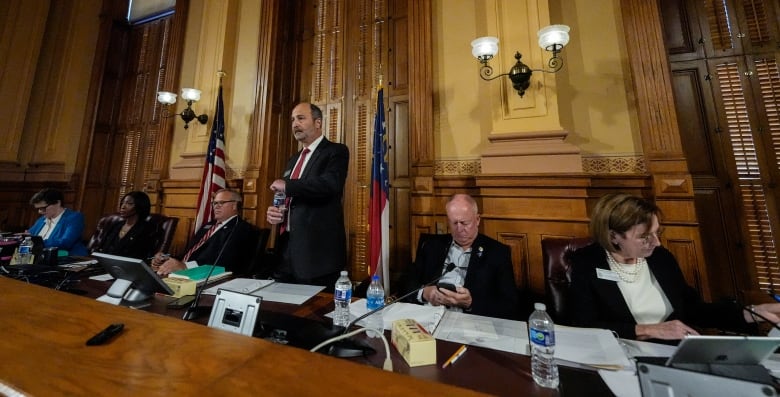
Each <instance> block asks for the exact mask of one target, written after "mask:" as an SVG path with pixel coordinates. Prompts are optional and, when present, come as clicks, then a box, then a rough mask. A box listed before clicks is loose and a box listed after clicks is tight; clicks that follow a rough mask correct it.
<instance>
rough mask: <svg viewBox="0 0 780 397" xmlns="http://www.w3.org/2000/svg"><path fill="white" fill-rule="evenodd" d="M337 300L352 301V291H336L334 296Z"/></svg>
mask: <svg viewBox="0 0 780 397" xmlns="http://www.w3.org/2000/svg"><path fill="white" fill-rule="evenodd" d="M333 295H334V297H335V298H336V300H350V299H352V290H351V289H336V291H335V293H334V294H333Z"/></svg>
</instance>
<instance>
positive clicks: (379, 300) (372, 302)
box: [366, 295, 385, 310]
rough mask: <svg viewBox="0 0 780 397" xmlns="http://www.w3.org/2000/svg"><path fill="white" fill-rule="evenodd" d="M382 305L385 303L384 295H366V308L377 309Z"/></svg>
mask: <svg viewBox="0 0 780 397" xmlns="http://www.w3.org/2000/svg"><path fill="white" fill-rule="evenodd" d="M384 305H385V297H384V295H377V296H368V297H366V309H368V310H374V309H379V308H380V307H382V306H384Z"/></svg>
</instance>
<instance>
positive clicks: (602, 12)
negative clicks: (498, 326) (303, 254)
mask: <svg viewBox="0 0 780 397" xmlns="http://www.w3.org/2000/svg"><path fill="white" fill-rule="evenodd" d="M564 2H565V4H562V3H564ZM39 3H40V4H42V5H43V7H44V8H41V7H40V6H36V4H39ZM65 3H67V4H72V7H65V6H64V5H63V4H65ZM65 3H62V2H53V3H48V2H45V1H37V2H25V1H12V2H6V3H4V6H3V8H2V9H3V10H4V11H3V13H2V14H0V16H5V17H6V19H8V21H6V26H13V25H12V24H10V23H9V22H10V20H11V19H13V18H14V17H13V15H15V14H14V12H18V9H19V8H20V7H23V9H31V7H32V10H33V11H30V12H29V13H30V14H31V15H33V16H34V18H33V19H32V20H30V23H29V24H27V25H26V26H28V27H32V28H35V26H36V25H35V22H36V21H39V22H41V21H42V22H46V18H47V14H46V12H45V6H46V5H49V6H52V7H58V9H59V8H63V11H62V12H59V13H58V15H59V17H58V18H54V19H52V20H51V21H49V22H48V25H45V29H46V31H47V32H48V33H47V35H51V34H52V33H51V32H55V33H56V34H57V35H58V37H59V40H56V41H54V40H49V41H44V42H43V43H42V45H41V50H40V55H38V54H36V53H34V52H27V53H25V55H24V56H25V57H26V58H24V59H23V61H24V60H26V61H29V62H32V64H33V65H36V69H35V73H34V80H35V81H34V84H33V83H31V82H30V81H29V79H27V80H25V78H24V76H25V75H24V73H21V74H20V73H19V72H18V64H17V63H13V62H12V61H14V62H15V61H16V60H14V59H10V60H6V62H5V63H0V65H2V66H3V69H2V70H0V72H2V73H3V86H2V87H3V91H2V93H3V97H2V98H1V99H0V103H2V105H3V106H2V107H0V109H6V110H4V111H0V116H2V119H3V120H11V121H10V122H9V124H8V125H12V126H14V125H15V126H17V127H16V129H15V130H14V129H12V130H11V131H10V133H9V135H10V136H8V138H10V139H9V140H10V142H11V144H10V146H11V148H13V150H10V151H9V150H6V151H5V152H2V153H0V154H2V158H0V165H3V166H4V167H3V169H4V172H3V174H4V175H5V176H4V178H5V180H14V178H17V177H19V178H22V179H24V178H25V177H27V178H39V177H40V178H51V179H55V180H56V179H67V178H68V174H69V173H72V172H73V171H74V167H75V162H76V159H77V158H78V156H75V155H73V154H74V153H78V152H79V150H84V148H83V146H84V144H85V143H86V142H85V141H84V139H83V136H82V133H83V132H84V125H85V118H84V115H85V114H86V113H87V112H89V111H90V110H86V109H85V103H86V95H87V89H88V83H89V79H90V73H91V67H92V61H93V54H94V49H95V44H96V40H97V31H98V27H99V24H98V13H99V11H100V5H101V2H100V0H78V1H75V2H72V3H71V2H65ZM35 7H38V8H35ZM36 9H37V10H39V11H34V10H36ZM40 10H44V11H40ZM259 13H260V4H259V3H258V2H254V1H238V0H212V1H206V0H192V1H191V6H190V11H189V16H188V21H187V39H186V41H185V42H186V48H185V50H184V56H183V69H182V72H181V81H180V83H179V85H178V86H176V87H166V88H167V89H171V90H176V91H178V90H179V89H180V88H181V87H197V88H200V89H201V90H203V96H202V99H201V101H200V102H199V103H197V104H196V105H195V110H196V111H197V113H199V114H200V113H206V114H207V115H208V116H209V118H210V119H212V118H213V116H214V106H215V99H216V88H217V86H218V82H219V80H218V77H217V76H216V72H217V70H220V69H223V70H225V71H226V72H227V76H226V78H225V82H224V85H225V98H224V99H225V108H226V112H225V113H226V119H227V126H228V128H227V131H226V141H227V162H228V166H229V168H230V173H229V177H241V176H242V175H243V172H244V169H245V167H246V162H247V158H248V156H247V152H246V151H247V143H248V140H249V137H248V135H247V134H248V131H249V123H250V119H251V117H252V109H253V108H254V102H255V95H256V94H255V92H256V75H255V74H256V73H255V69H256V65H257V47H258V31H259V26H258V24H257V22H256V21H258V20H259ZM533 13H537V14H538V15H545V16H546V17H545V18H546V19H545V18H542V17H538V19H539V20H538V21H537V22H535V23H536V25H543V24H547V23H548V22H553V23H558V22H560V23H565V24H568V25H570V26H571V28H572V32H571V42H570V43H569V45H568V46H567V48H566V49H565V50H564V52H563V57H564V58H565V61H566V64H565V66H564V68H563V70H562V71H561V72H559V73H558V74H557V75H543V74H542V73H535V74H534V77H533V79H534V83H533V84H532V87H531V89H530V90H529V93H528V94H526V98H524V99H522V100H520V99H519V98H517V95H516V94H515V93H514V92H513V91H511V90H507V86H508V84H507V83H506V79H505V78H501V79H500V80H501V81H492V82H485V81H483V80H481V79H480V78H479V76H478V64H477V62H476V61H475V60H474V59H473V58H472V56H471V48H470V45H469V43H470V41H471V40H472V39H473V38H475V37H478V36H481V35H485V34H496V33H495V32H497V31H502V32H509V33H506V36H504V37H500V38H501V44H500V52H499V54H500V56H499V57H498V58H497V59H495V60H494V61H493V62H492V64H493V66H494V67H495V68H496V69H497V71H500V72H503V71H506V69H507V68H508V67H509V66H510V65H511V64H512V61H513V59H512V57H511V56H512V54H513V53H514V51H515V50H520V51H521V52H523V56H524V57H523V59H524V60H525V61H526V63H529V64H530V65H531V66H533V67H539V66H541V64H542V62H543V59H544V58H543V56H545V55H546V53H545V52H544V51H542V50H541V49H539V48H538V47H536V46H535V37H532V36H531V34H532V33H534V32H535V30H536V26H535V25H533V24H530V23H524V21H523V20H522V18H518V19H517V20H510V19H509V16H515V15H519V14H523V15H526V17H525V18H530V17H529V16H528V15H532V14H533ZM432 24H433V38H434V42H433V51H434V55H433V59H434V79H435V81H434V98H433V100H434V113H435V114H434V120H435V122H434V136H435V146H436V149H435V150H436V154H435V155H436V159H437V161H438V160H449V159H453V160H464V159H465V160H478V159H479V158H480V156H481V155H482V154H483V152H484V151H485V150H486V147H487V146H488V138H489V137H490V136H491V135H496V134H502V133H506V132H510V133H513V132H521V133H522V132H528V131H531V132H533V131H544V130H548V129H555V128H559V129H562V130H564V131H568V132H569V135H568V137H567V138H566V142H567V143H570V144H573V145H574V146H576V147H577V148H579V150H580V151H581V152H582V155H583V156H586V157H588V156H594V157H597V156H641V151H642V150H641V143H640V142H641V140H640V139H639V136H638V123H637V120H636V115H635V109H633V108H632V106H633V104H632V101H633V98H632V95H633V88H632V86H631V84H630V76H629V75H628V66H627V59H626V55H625V54H626V51H625V43H623V41H622V39H621V38H622V37H623V33H622V31H621V26H622V24H621V21H620V12H619V2H618V1H617V0H597V1H596V2H595V3H594V2H592V1H588V0H566V1H564V0H551V1H550V4H549V9H548V5H547V1H546V0H511V1H510V0H435V1H434V3H433V21H432ZM523 26H525V27H524V28H523ZM12 29H13V28H12ZM43 29H44V27H39V28H38V31H39V32H40V33H41V34H42V30H43ZM513 29H514V30H513ZM14 31H19V29H16V30H14ZM35 31H36V30H35V29H32V32H33V33H34V32H35ZM47 37H48V36H47ZM31 39H33V40H34V37H32V38H31ZM14 43H18V41H14V42H10V43H9V41H2V42H0V44H3V45H4V47H3V48H4V49H8V50H9V51H8V52H6V53H17V54H18V53H19V52H15V51H12V50H13V46H14V45H18V44H14ZM37 65H41V66H37ZM17 75H19V76H20V77H21V78H19V79H17V80H14V79H13V77H15V76H17ZM31 78H32V77H31ZM9 82H12V83H14V84H12V85H11V86H10V87H9ZM19 89H22V92H21V95H18V94H17V92H19ZM25 89H26V90H27V91H29V93H28V95H30V98H29V100H28V101H27V102H25V103H28V104H29V107H28V108H25V107H20V106H19V104H18V102H19V99H22V101H23V102H24V100H25V97H24V94H25V92H24V91H25ZM9 93H10V94H9ZM527 103H530V104H531V105H527ZM182 107H183V104H182V103H181V102H180V103H178V104H177V108H178V109H177V110H179V111H180V110H181V109H182ZM507 109H509V113H507ZM528 109H531V110H530V111H529V110H528ZM540 109H541V111H540ZM20 111H21V113H22V114H23V116H22V117H21V121H19V120H20V118H19V117H18V114H17V115H16V116H14V115H13V114H15V113H12V112H17V113H18V112H20ZM2 112H5V113H2ZM524 112H525V113H524ZM529 112H531V114H528V113H529ZM534 112H535V113H534ZM507 114H508V116H507ZM14 120H16V121H14ZM86 122H87V123H88V122H89V121H88V120H87V121H86ZM210 126H211V121H210V122H209V123H208V124H207V125H205V126H201V125H199V124H198V123H197V122H195V123H193V124H191V126H190V129H189V130H184V128H183V123H182V122H181V120H177V121H176V125H175V133H174V139H173V145H172V148H171V153H170V155H171V161H170V169H169V174H170V175H171V177H172V178H173V179H182V180H184V179H198V178H200V170H201V167H202V159H203V156H204V153H205V150H206V147H207V143H208V132H209V127H210ZM74 138H76V139H74ZM15 140H16V142H18V143H15ZM30 162H33V163H36V162H37V163H45V162H54V163H57V164H56V165H55V166H43V167H42V169H40V168H39V169H37V170H27V171H25V169H26V165H27V164H28V163H30ZM14 163H19V164H21V167H16V168H15V165H14ZM6 171H8V172H6ZM41 172H43V174H41ZM25 173H26V174H27V175H26V176H25ZM14 175H16V176H14Z"/></svg>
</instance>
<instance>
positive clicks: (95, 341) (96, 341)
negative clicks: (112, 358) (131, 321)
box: [87, 323, 125, 346]
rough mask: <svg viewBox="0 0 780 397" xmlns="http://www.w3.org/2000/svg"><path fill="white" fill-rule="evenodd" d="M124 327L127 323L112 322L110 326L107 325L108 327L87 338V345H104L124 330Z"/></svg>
mask: <svg viewBox="0 0 780 397" xmlns="http://www.w3.org/2000/svg"><path fill="white" fill-rule="evenodd" d="M124 328H125V325H124V324H122V323H116V324H111V325H109V326H108V327H106V329H104V330H102V331H100V332H98V333H97V334H96V335H95V336H93V337H91V338H89V340H87V346H97V345H102V344H104V343H106V342H108V341H109V340H111V338H113V337H114V336H116V335H118V334H119V333H120V332H122V330H123V329H124Z"/></svg>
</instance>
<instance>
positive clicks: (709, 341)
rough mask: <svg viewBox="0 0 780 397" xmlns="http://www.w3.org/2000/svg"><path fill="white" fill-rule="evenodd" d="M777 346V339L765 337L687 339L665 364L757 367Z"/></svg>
mask: <svg viewBox="0 0 780 397" xmlns="http://www.w3.org/2000/svg"><path fill="white" fill-rule="evenodd" d="M778 346H780V338H774V337H766V336H689V337H687V338H685V339H683V340H682V341H681V342H680V344H679V345H678V346H677V350H675V352H674V354H672V356H671V357H669V359H668V360H667V361H666V365H667V366H670V367H673V366H675V365H677V364H740V365H754V364H760V363H761V362H762V361H764V359H766V358H767V357H769V355H770V354H772V353H774V352H775V350H777V348H778Z"/></svg>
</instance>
